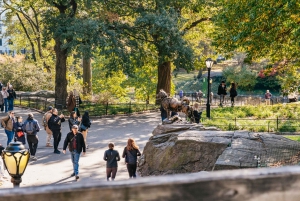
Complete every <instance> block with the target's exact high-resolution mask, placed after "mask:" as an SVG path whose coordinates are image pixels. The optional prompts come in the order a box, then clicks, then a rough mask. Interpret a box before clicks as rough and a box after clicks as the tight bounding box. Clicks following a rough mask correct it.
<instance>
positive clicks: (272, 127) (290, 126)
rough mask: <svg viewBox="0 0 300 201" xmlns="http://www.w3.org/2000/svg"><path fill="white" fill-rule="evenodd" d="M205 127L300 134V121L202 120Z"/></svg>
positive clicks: (277, 119)
mask: <svg viewBox="0 0 300 201" xmlns="http://www.w3.org/2000/svg"><path fill="white" fill-rule="evenodd" d="M201 123H202V124H203V125H206V126H216V127H219V128H221V129H224V130H249V131H253V132H277V133H281V132H300V119H283V118H278V117H277V118H273V119H248V118H237V117H235V118H214V117H212V118H210V119H208V118H202V122H201Z"/></svg>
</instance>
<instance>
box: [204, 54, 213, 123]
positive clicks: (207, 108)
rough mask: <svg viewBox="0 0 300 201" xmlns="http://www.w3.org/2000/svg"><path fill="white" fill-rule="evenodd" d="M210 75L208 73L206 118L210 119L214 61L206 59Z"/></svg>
mask: <svg viewBox="0 0 300 201" xmlns="http://www.w3.org/2000/svg"><path fill="white" fill-rule="evenodd" d="M205 64H206V67H207V70H208V73H207V103H206V117H207V118H210V100H209V99H210V86H209V85H210V70H211V67H212V66H213V64H214V61H213V60H212V59H211V58H208V59H206V61H205Z"/></svg>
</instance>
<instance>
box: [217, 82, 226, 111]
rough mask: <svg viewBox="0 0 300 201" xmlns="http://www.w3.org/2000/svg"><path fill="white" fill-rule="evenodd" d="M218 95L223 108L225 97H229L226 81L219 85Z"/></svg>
mask: <svg viewBox="0 0 300 201" xmlns="http://www.w3.org/2000/svg"><path fill="white" fill-rule="evenodd" d="M217 94H218V95H219V96H220V106H221V107H222V106H223V105H224V101H225V96H226V95H227V92H226V84H225V81H222V82H221V84H220V85H219V87H218V93H217Z"/></svg>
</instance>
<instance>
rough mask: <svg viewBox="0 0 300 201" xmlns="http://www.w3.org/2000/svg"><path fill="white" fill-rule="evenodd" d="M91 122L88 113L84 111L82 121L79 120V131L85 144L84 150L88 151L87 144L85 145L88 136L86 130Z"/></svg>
mask: <svg viewBox="0 0 300 201" xmlns="http://www.w3.org/2000/svg"><path fill="white" fill-rule="evenodd" d="M91 124H92V123H91V120H90V116H89V112H88V111H85V112H84V114H83V115H82V119H81V124H80V131H81V133H82V135H83V138H84V141H85V144H86V148H87V149H88V146H89V145H88V144H87V134H88V130H89V128H90V127H91Z"/></svg>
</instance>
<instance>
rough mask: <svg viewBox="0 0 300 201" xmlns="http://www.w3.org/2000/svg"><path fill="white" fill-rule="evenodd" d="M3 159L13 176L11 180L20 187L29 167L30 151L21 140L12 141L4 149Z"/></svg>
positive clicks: (15, 185)
mask: <svg viewBox="0 0 300 201" xmlns="http://www.w3.org/2000/svg"><path fill="white" fill-rule="evenodd" d="M1 156H2V159H3V161H4V165H5V167H6V169H7V171H8V173H9V175H10V176H11V182H12V183H13V184H14V188H16V187H20V183H21V182H22V178H21V177H22V175H23V173H24V172H25V169H26V167H27V164H28V161H29V157H30V153H29V151H28V150H27V149H25V147H24V145H23V144H22V143H21V142H16V141H15V142H11V143H9V145H8V146H7V147H6V149H4V150H3V151H2V155H1Z"/></svg>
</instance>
